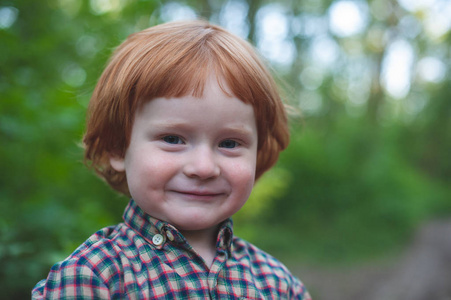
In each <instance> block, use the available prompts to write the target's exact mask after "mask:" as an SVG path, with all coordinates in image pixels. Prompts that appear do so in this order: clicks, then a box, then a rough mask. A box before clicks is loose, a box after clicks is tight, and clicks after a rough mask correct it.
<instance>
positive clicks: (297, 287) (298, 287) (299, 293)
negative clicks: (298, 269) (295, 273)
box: [290, 278, 312, 300]
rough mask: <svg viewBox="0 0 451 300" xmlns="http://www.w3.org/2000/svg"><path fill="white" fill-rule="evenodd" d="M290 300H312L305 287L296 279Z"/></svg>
mask: <svg viewBox="0 0 451 300" xmlns="http://www.w3.org/2000/svg"><path fill="white" fill-rule="evenodd" d="M290 299H298V300H312V297H311V296H310V294H309V292H308V291H307V289H306V288H305V286H304V285H303V284H302V282H300V281H299V280H298V279H297V278H294V282H293V285H292V288H291V296H290Z"/></svg>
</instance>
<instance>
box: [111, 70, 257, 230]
mask: <svg viewBox="0 0 451 300" xmlns="http://www.w3.org/2000/svg"><path fill="white" fill-rule="evenodd" d="M256 159H257V127H256V121H255V116H254V111H253V108H252V106H251V105H249V104H245V103H244V102H242V101H240V100H239V99H237V98H231V97H229V96H227V95H226V94H224V93H223V92H222V91H221V89H220V87H219V85H218V83H217V82H216V80H213V79H211V80H209V81H208V82H207V84H206V86H205V90H204V95H203V97H202V98H195V97H192V96H185V97H181V98H170V99H166V98H157V99H153V100H151V101H149V102H147V103H146V104H145V105H144V106H143V108H142V109H141V110H140V111H138V112H137V114H136V116H135V121H134V125H133V129H132V133H131V140H130V145H129V147H128V149H127V151H126V154H125V158H117V157H112V158H111V160H110V162H111V165H112V167H113V168H114V169H116V170H117V171H125V173H126V176H127V183H128V187H129V190H130V193H131V195H132V197H133V199H134V200H135V201H136V202H137V204H138V205H139V206H140V207H141V208H142V209H143V210H144V211H145V212H146V213H148V214H149V215H151V216H153V217H155V218H157V219H160V220H164V221H167V222H169V223H170V224H172V225H174V226H176V227H177V228H178V229H180V230H204V229H211V228H213V227H214V226H216V225H218V224H219V223H220V222H221V221H223V220H225V219H227V218H228V217H230V216H232V215H233V214H234V213H235V212H237V211H238V210H239V209H240V208H241V207H242V205H243V204H244V203H245V202H246V200H247V199H248V197H249V194H250V193H251V190H252V188H253V185H254V180H255V168H256Z"/></svg>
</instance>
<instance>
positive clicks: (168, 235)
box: [166, 231, 174, 242]
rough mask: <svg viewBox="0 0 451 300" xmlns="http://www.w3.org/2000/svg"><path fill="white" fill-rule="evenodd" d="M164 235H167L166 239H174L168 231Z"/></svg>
mask: <svg viewBox="0 0 451 300" xmlns="http://www.w3.org/2000/svg"><path fill="white" fill-rule="evenodd" d="M166 236H167V237H168V239H169V240H170V241H171V242H172V241H174V235H172V233H171V232H170V231H168V232H166Z"/></svg>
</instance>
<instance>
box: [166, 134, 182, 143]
mask: <svg viewBox="0 0 451 300" xmlns="http://www.w3.org/2000/svg"><path fill="white" fill-rule="evenodd" d="M163 141H165V142H166V143H168V144H183V141H182V139H181V138H180V137H178V136H176V135H167V136H164V137H163Z"/></svg>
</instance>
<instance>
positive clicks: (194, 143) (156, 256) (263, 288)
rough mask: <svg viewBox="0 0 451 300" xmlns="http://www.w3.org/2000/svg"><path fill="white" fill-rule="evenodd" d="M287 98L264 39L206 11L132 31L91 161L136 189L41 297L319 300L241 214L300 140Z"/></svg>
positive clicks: (96, 120) (108, 75)
mask: <svg viewBox="0 0 451 300" xmlns="http://www.w3.org/2000/svg"><path fill="white" fill-rule="evenodd" d="M288 140H289V132H288V127H287V118H286V115H285V111H284V106H283V104H282V102H281V100H280V97H279V94H278V92H277V88H276V85H275V83H274V81H273V79H272V77H271V75H270V74H269V72H268V70H267V69H266V68H265V66H264V65H263V64H262V63H261V60H260V59H259V57H258V56H257V55H256V53H255V51H254V49H253V48H252V47H251V46H250V45H249V44H248V43H247V42H245V41H243V40H241V39H239V38H238V37H236V36H234V35H232V34H230V33H228V32H227V31H225V30H224V29H222V28H220V27H217V26H214V25H211V24H209V23H207V22H204V21H188V22H173V23H167V24H163V25H159V26H155V27H152V28H149V29H147V30H144V31H142V32H138V33H135V34H132V35H131V36H129V38H128V39H127V40H126V41H125V42H124V43H123V44H122V45H120V46H119V48H118V49H117V50H116V51H115V53H114V54H113V56H112V58H111V60H110V62H109V64H108V66H107V67H106V69H105V71H104V73H103V74H102V76H101V78H100V80H99V82H98V84H97V86H96V89H95V91H94V94H93V96H92V99H91V102H90V107H89V114H88V122H87V132H86V135H85V137H84V143H85V147H86V152H85V155H86V160H87V161H88V162H90V163H91V165H92V167H93V168H95V170H96V171H97V173H98V174H99V175H100V176H101V177H102V178H104V179H105V180H106V181H107V182H108V183H109V184H110V185H111V186H112V187H113V188H114V189H116V190H117V191H119V192H121V193H123V194H125V195H127V196H129V197H131V199H132V200H130V203H129V204H128V206H127V208H126V210H125V213H124V223H121V224H119V225H117V226H111V227H107V228H104V229H102V230H100V231H98V232H97V233H95V234H94V235H93V236H91V237H90V238H89V239H88V240H87V241H86V242H85V243H84V244H83V245H81V246H80V247H78V249H76V250H75V252H74V253H73V254H72V255H71V256H69V257H68V258H67V259H66V260H64V261H63V262H60V263H57V264H56V265H54V266H53V267H52V269H51V271H50V274H49V276H48V278H47V279H46V280H42V281H40V282H39V283H38V284H37V285H36V287H35V288H34V290H33V292H32V295H33V298H36V299H39V298H46V299H47V298H51V299H56V298H70V299H75V298H77V299H78V298H80V299H81V298H83V299H210V298H211V299H310V296H309V294H308V293H307V291H306V290H305V288H304V286H303V285H302V283H301V282H300V281H299V280H298V279H296V278H295V277H294V276H293V275H292V274H291V273H290V272H289V271H288V270H287V268H286V267H285V266H284V265H282V264H281V263H280V262H278V261H277V260H276V259H275V258H273V257H271V256H270V255H268V254H266V253H265V252H263V251H262V250H260V249H258V248H256V247H255V246H253V245H252V244H250V243H248V242H246V241H244V240H242V239H240V238H238V237H235V236H234V235H233V232H232V222H231V220H230V217H231V216H232V215H233V214H234V213H236V212H237V211H238V210H239V209H240V208H241V207H242V206H243V205H244V203H245V202H246V200H247V199H248V197H249V194H250V193H251V190H252V188H253V186H254V183H255V180H256V179H257V178H258V177H260V176H261V175H262V174H263V173H264V172H265V171H267V170H268V169H269V168H270V167H271V166H273V165H274V163H275V162H276V160H277V158H278V155H279V152H280V151H282V150H283V149H284V148H285V147H286V146H287V144H288Z"/></svg>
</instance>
